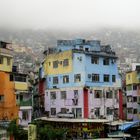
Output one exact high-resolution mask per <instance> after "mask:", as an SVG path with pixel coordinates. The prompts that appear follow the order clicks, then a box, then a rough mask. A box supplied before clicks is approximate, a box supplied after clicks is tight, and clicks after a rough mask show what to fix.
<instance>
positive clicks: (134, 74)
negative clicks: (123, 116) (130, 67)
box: [126, 66, 140, 121]
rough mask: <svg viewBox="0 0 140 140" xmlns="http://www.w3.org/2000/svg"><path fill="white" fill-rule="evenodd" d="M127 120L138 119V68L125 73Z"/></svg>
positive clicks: (139, 70) (139, 90)
mask: <svg viewBox="0 0 140 140" xmlns="http://www.w3.org/2000/svg"><path fill="white" fill-rule="evenodd" d="M126 96H127V120H130V121H135V120H139V119H140V115H139V113H140V110H139V107H140V106H139V105H140V68H139V66H138V67H136V69H135V71H130V72H127V73H126Z"/></svg>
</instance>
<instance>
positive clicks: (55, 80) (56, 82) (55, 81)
mask: <svg viewBox="0 0 140 140" xmlns="http://www.w3.org/2000/svg"><path fill="white" fill-rule="evenodd" d="M53 84H58V77H57V76H56V77H53Z"/></svg>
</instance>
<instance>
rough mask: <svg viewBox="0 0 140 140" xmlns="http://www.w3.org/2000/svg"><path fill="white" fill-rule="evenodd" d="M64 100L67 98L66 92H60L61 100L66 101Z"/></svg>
mask: <svg viewBox="0 0 140 140" xmlns="http://www.w3.org/2000/svg"><path fill="white" fill-rule="evenodd" d="M66 98H67V94H66V91H61V99H66Z"/></svg>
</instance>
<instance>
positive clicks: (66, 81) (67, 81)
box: [63, 75, 69, 83]
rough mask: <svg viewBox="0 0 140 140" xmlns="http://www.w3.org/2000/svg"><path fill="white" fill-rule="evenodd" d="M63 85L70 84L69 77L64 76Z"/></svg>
mask: <svg viewBox="0 0 140 140" xmlns="http://www.w3.org/2000/svg"><path fill="white" fill-rule="evenodd" d="M63 83H69V76H68V75H64V76H63Z"/></svg>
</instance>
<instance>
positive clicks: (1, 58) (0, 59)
mask: <svg viewBox="0 0 140 140" xmlns="http://www.w3.org/2000/svg"><path fill="white" fill-rule="evenodd" d="M0 64H3V57H2V56H0Z"/></svg>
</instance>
